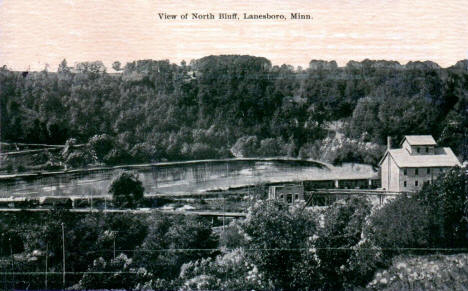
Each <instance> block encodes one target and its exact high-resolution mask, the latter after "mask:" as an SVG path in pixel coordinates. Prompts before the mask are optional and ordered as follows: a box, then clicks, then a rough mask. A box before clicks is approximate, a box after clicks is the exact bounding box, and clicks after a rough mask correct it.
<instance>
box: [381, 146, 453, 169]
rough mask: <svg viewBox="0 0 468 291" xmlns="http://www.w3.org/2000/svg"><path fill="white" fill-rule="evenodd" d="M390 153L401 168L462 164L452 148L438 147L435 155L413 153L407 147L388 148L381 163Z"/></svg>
mask: <svg viewBox="0 0 468 291" xmlns="http://www.w3.org/2000/svg"><path fill="white" fill-rule="evenodd" d="M388 154H390V155H391V157H392V158H393V160H394V161H395V163H396V164H397V166H398V167H400V168H429V167H455V166H461V164H460V162H459V161H458V159H457V157H456V156H455V154H454V153H453V151H452V150H451V149H450V148H436V152H435V154H434V155H411V154H410V153H409V152H408V151H407V150H406V149H391V150H388V151H387V152H386V153H385V155H384V157H383V158H382V160H381V161H380V163H379V164H381V163H382V162H383V161H384V160H385V157H386V156H387V155H388Z"/></svg>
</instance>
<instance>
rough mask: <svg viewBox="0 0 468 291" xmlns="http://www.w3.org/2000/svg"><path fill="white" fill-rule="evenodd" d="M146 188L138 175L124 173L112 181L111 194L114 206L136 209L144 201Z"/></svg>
mask: <svg viewBox="0 0 468 291" xmlns="http://www.w3.org/2000/svg"><path fill="white" fill-rule="evenodd" d="M143 192H144V188H143V185H142V183H141V181H140V180H139V179H138V177H137V175H136V174H133V173H129V172H122V173H120V174H119V175H118V176H117V177H115V178H114V179H113V180H112V183H111V185H110V188H109V193H111V194H112V196H113V199H114V205H116V206H117V207H122V208H134V207H136V206H137V205H138V203H139V202H140V201H141V200H142V199H143Z"/></svg>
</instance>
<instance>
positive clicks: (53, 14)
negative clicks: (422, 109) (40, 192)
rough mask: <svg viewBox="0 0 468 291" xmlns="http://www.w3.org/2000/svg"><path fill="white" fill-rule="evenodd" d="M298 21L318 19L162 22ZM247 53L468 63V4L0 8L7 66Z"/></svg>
mask: <svg viewBox="0 0 468 291" xmlns="http://www.w3.org/2000/svg"><path fill="white" fill-rule="evenodd" d="M164 12H165V13H170V14H177V15H180V14H185V13H189V15H190V14H191V13H210V12H211V13H214V14H217V13H234V12H236V13H239V14H241V15H242V14H243V13H248V14H259V13H270V14H285V15H286V16H287V17H289V15H290V13H296V12H298V13H302V14H310V15H311V16H312V17H313V19H311V20H242V19H241V20H219V19H215V20H191V19H188V20H181V19H180V17H178V19H176V20H161V19H159V17H158V13H164ZM219 54H248V55H255V56H262V57H266V58H268V59H269V60H271V61H272V63H273V64H274V65H281V64H284V63H286V64H290V65H293V66H299V65H300V66H303V67H307V66H308V63H309V61H310V60H312V59H323V60H336V61H337V62H338V64H339V65H345V64H346V63H347V62H348V61H349V60H356V61H360V60H363V59H366V58H368V59H386V60H396V61H399V62H400V63H402V64H404V63H407V62H408V61H416V60H422V61H425V60H431V61H434V62H436V63H438V64H439V65H441V66H443V67H447V66H451V65H453V64H455V63H456V62H457V61H458V60H462V59H467V58H468V3H467V0H446V1H440V0H405V1H403V0H400V1H399V0H353V1H344V0H249V1H243V0H194V1H189V0H185V1H177V0H131V1H130V0H34V1H31V0H0V66H1V65H7V67H8V68H11V69H15V70H26V69H28V68H29V69H30V70H42V69H44V67H45V66H46V64H47V65H49V69H50V70H53V71H55V70H56V68H57V66H58V64H59V63H60V62H61V61H62V60H63V59H64V58H65V59H67V61H68V64H69V65H73V64H75V63H77V62H82V61H95V60H102V61H103V62H104V64H105V65H106V66H107V67H108V68H110V66H111V64H112V62H114V61H117V60H118V61H120V62H122V63H126V62H128V61H133V60H139V59H155V60H161V59H169V60H170V61H171V62H173V63H179V62H180V61H182V60H186V61H187V62H188V61H190V60H191V59H196V58H201V57H204V56H207V55H219Z"/></svg>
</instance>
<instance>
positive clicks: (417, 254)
mask: <svg viewBox="0 0 468 291" xmlns="http://www.w3.org/2000/svg"><path fill="white" fill-rule="evenodd" d="M467 178H468V177H467V173H466V171H465V169H461V168H455V169H452V170H450V171H448V172H447V173H445V174H444V175H442V176H441V177H439V178H438V179H437V180H436V181H435V182H434V183H433V184H425V186H424V187H423V189H422V190H421V191H420V192H419V193H417V194H415V195H411V196H409V197H407V196H406V195H400V196H399V197H398V198H395V199H393V200H391V201H389V202H387V203H385V204H384V205H383V206H381V207H373V206H372V203H371V201H370V199H369V198H365V197H359V196H354V197H351V198H349V199H346V200H339V201H337V202H335V203H334V204H332V205H331V206H329V207H318V208H313V207H307V208H304V207H303V205H300V204H299V205H296V206H295V207H290V205H287V204H285V203H283V202H279V201H272V200H265V199H260V198H259V197H260V196H261V194H262V193H257V194H258V196H259V197H257V198H256V199H253V200H252V202H253V203H252V206H251V207H250V208H249V210H248V215H247V217H246V219H245V220H237V221H232V222H231V223H230V224H229V225H226V226H225V227H219V226H220V225H222V224H221V223H220V221H214V222H213V221H211V219H207V218H200V217H195V216H190V215H188V216H182V215H180V216H171V215H165V214H161V213H159V212H154V213H152V214H135V213H130V212H128V213H124V214H122V213H120V214H119V213H102V212H95V213H87V214H85V213H82V214H77V213H70V212H68V211H66V210H59V209H57V210H55V211H52V212H50V213H39V212H35V213H31V212H9V213H8V212H1V214H0V233H1V236H0V275H1V276H0V288H1V289H3V290H13V289H17V288H18V289H25V290H34V289H44V290H52V289H60V288H64V289H65V288H66V289H67V290H90V289H92V290H98V289H99V290H109V289H118V290H122V289H125V290H465V289H466V285H465V287H463V282H466V263H464V262H466V260H464V261H463V260H462V259H463V258H466V254H465V255H460V254H459V253H463V252H464V253H466V251H467V247H468V240H467V234H468V224H467V221H468V220H467V219H468V207H467V205H468V196H467V195H466V193H467V187H468V184H467ZM263 196H265V193H263ZM216 226H218V227H217V228H216ZM216 229H217V230H216ZM273 238H274V239H273ZM435 254H439V255H447V254H452V255H454V257H450V258H452V262H450V263H449V264H447V263H446V264H445V265H448V266H447V268H446V269H441V266H443V265H440V264H439V263H440V262H441V259H437V257H435V258H434V257H427V255H435ZM455 254H457V255H455ZM450 258H447V257H442V262H443V261H446V260H448V259H450ZM413 259H416V260H420V261H427V260H431V264H425V265H422V264H418V265H410V264H406V263H399V262H400V261H401V260H403V261H404V262H408V261H412V260H413ZM460 260H462V261H460ZM390 266H392V267H391V268H390V272H387V271H386V270H387V269H388V268H389V267H390ZM64 269H65V272H66V275H65V277H63V270H64ZM421 269H423V270H424V271H421ZM454 269H459V270H458V271H457V272H453V271H452V270H454ZM416 270H419V271H418V273H415V272H416ZM379 271H380V272H379ZM376 272H379V273H377V275H375V273H376ZM427 272H432V273H430V275H428V276H427V277H424V276H421V274H424V273H427ZM379 274H380V275H379ZM456 274H460V275H459V277H454V276H455V275H456ZM439 284H440V285H439ZM366 287H367V288H366ZM364 288H366V289H364Z"/></svg>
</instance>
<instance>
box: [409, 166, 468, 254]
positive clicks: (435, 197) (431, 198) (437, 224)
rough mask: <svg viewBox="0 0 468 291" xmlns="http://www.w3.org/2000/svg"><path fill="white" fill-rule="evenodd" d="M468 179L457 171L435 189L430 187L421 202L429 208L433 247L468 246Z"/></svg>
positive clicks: (425, 188) (437, 183) (451, 172)
mask: <svg viewBox="0 0 468 291" xmlns="http://www.w3.org/2000/svg"><path fill="white" fill-rule="evenodd" d="M467 178H468V175H467V172H466V169H463V168H458V167H457V168H453V169H451V170H450V171H448V172H446V173H445V174H444V175H442V176H440V177H439V178H438V179H437V180H436V181H434V183H433V184H432V185H430V184H426V185H425V186H424V187H423V189H422V190H421V191H420V192H419V193H418V195H417V199H418V200H419V201H420V202H421V203H422V204H423V205H425V206H426V207H427V214H428V217H429V220H430V233H431V237H430V239H431V241H432V244H433V245H434V246H436V247H449V248H458V247H467V246H468V239H467V238H468V220H467V219H468V211H467V210H468V209H467V208H466V206H467V205H468V183H467V181H468V179H467Z"/></svg>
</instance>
